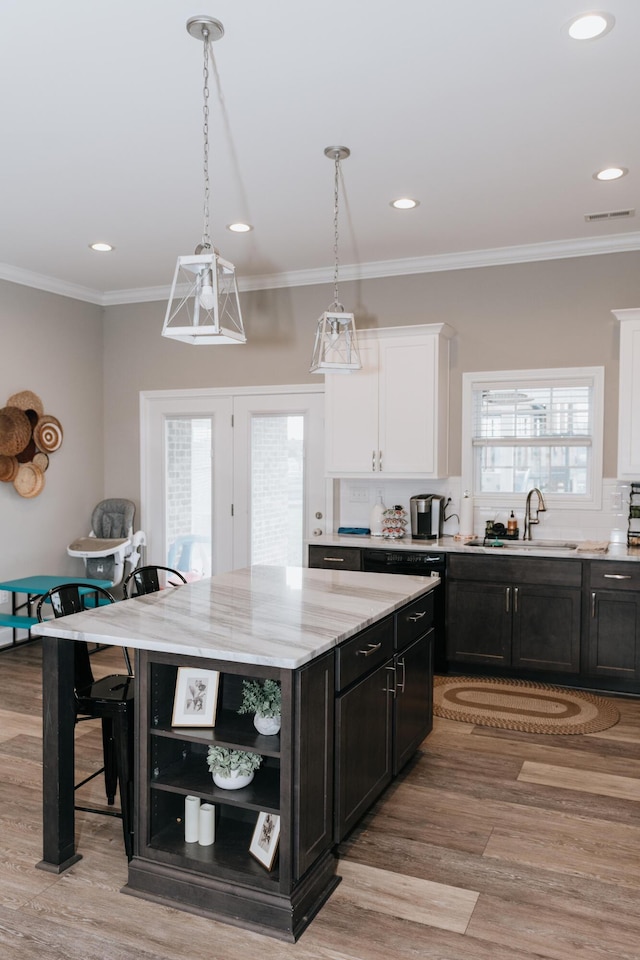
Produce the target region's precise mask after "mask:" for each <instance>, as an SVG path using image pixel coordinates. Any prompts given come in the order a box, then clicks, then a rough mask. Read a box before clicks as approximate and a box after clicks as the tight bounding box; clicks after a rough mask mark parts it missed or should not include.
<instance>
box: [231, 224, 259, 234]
mask: <svg viewBox="0 0 640 960" xmlns="http://www.w3.org/2000/svg"><path fill="white" fill-rule="evenodd" d="M227 230H231V231H232V232H233V233H249V231H250V230H253V227H252V226H251V224H250V223H229V224H227Z"/></svg>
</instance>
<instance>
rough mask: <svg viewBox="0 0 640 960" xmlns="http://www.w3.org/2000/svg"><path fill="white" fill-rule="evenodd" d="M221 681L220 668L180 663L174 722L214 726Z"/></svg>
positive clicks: (194, 725)
mask: <svg viewBox="0 0 640 960" xmlns="http://www.w3.org/2000/svg"><path fill="white" fill-rule="evenodd" d="M219 682H220V674H219V672H218V671H217V670H200V669H199V668H198V667H178V676H177V678H176V692H175V696H174V698H173V716H172V719H171V726H173V727H215V725H216V707H217V705H218V685H219Z"/></svg>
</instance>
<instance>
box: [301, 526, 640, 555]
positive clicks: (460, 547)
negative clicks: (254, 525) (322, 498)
mask: <svg viewBox="0 0 640 960" xmlns="http://www.w3.org/2000/svg"><path fill="white" fill-rule="evenodd" d="M541 539H542V538H541ZM550 539H551V538H550ZM565 539H566V540H567V541H572V542H573V543H577V545H578V548H577V549H576V550H558V549H556V548H553V549H548V548H545V547H544V545H543V544H542V543H541V544H540V545H539V546H536V540H535V537H534V538H533V540H530V541H527V542H526V543H525V542H524V541H514V542H511V543H510V544H509V546H507V547H505V548H504V549H496V548H495V547H470V546H468V545H467V544H466V543H465V542H464V541H463V540H456V539H454V538H453V537H441V538H440V539H439V540H413V539H412V538H411V537H402V538H401V539H400V540H387V539H385V537H371V536H361V535H354V534H343V533H323V534H322V536H319V537H314V538H313V539H312V540H307V544H308V545H309V546H325V547H359V548H360V549H361V550H364V549H367V550H369V549H374V550H392V551H393V552H394V553H395V552H398V551H399V552H404V551H407V550H410V551H412V552H416V553H429V552H431V553H467V554H469V553H476V554H485V555H486V554H491V555H492V556H503V557H506V556H514V555H515V556H518V557H522V556H537V557H558V558H561V559H566V558H567V557H573V558H575V559H577V560H630V561H640V550H639V549H637V548H635V549H633V548H631V549H630V548H628V547H627V545H626V543H610V544H608V548H607V550H606V552H604V551H600V550H598V551H590V550H589V549H587V545H588V544H589V543H592V542H593V541H580V540H577V539H573V538H571V537H567V538H565Z"/></svg>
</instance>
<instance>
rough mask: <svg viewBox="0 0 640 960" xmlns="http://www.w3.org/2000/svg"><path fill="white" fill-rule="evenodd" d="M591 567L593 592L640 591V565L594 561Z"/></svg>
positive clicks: (613, 561) (612, 561)
mask: <svg viewBox="0 0 640 960" xmlns="http://www.w3.org/2000/svg"><path fill="white" fill-rule="evenodd" d="M590 567H591V570H590V573H589V586H590V588H591V589H592V590H640V563H617V562H616V561H615V560H593V561H592V562H591V564H590Z"/></svg>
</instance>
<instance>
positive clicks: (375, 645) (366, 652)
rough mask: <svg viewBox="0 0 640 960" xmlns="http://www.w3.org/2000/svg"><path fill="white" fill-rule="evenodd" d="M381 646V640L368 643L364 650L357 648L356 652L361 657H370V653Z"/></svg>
mask: <svg viewBox="0 0 640 960" xmlns="http://www.w3.org/2000/svg"><path fill="white" fill-rule="evenodd" d="M381 646H382V641H380V643H368V644H367V649H366V650H358V651H357V653H358V654H359V655H360V656H362V657H370V656H371V654H372V653H375V652H376V650H379V649H380V647H381Z"/></svg>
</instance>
